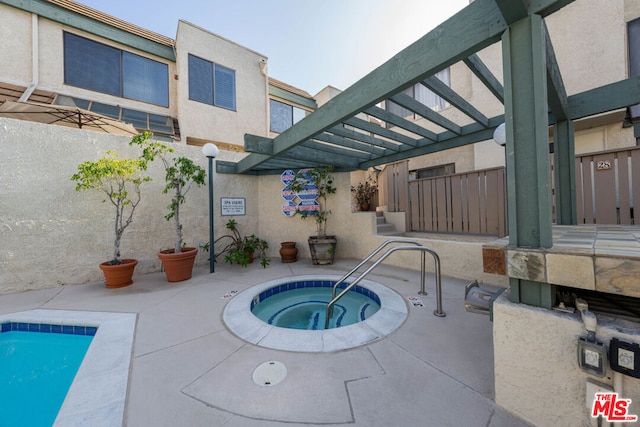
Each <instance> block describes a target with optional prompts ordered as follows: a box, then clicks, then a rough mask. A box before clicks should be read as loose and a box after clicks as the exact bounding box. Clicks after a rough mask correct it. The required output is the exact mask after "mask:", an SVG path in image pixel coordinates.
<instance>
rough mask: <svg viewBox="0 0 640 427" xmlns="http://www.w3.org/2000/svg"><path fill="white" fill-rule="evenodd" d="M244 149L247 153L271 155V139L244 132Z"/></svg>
mask: <svg viewBox="0 0 640 427" xmlns="http://www.w3.org/2000/svg"><path fill="white" fill-rule="evenodd" d="M244 151H245V152H247V153H258V154H265V155H271V154H273V139H271V138H266V137H264V136H258V135H251V134H250V133H245V134H244Z"/></svg>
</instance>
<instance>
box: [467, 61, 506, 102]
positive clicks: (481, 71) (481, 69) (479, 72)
mask: <svg viewBox="0 0 640 427" xmlns="http://www.w3.org/2000/svg"><path fill="white" fill-rule="evenodd" d="M464 63H465V64H466V65H467V67H469V69H470V70H471V72H472V73H473V74H475V75H476V77H477V78H478V79H479V80H480V81H481V82H482V84H483V85H485V86H486V88H487V89H489V92H491V93H492V94H493V96H495V97H496V98H497V99H498V101H500V103H501V104H504V87H503V86H502V83H500V81H499V80H498V79H497V78H496V76H494V75H493V73H492V72H491V71H490V70H489V68H488V67H487V66H486V65H485V64H484V62H482V60H481V59H480V57H479V56H478V55H476V54H475V53H474V54H473V55H470V56H469V57H468V58H465V59H464Z"/></svg>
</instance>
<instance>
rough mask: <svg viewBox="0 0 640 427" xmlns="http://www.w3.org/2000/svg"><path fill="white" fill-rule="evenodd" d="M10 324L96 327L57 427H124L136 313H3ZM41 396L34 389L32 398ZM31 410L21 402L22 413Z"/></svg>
mask: <svg viewBox="0 0 640 427" xmlns="http://www.w3.org/2000/svg"><path fill="white" fill-rule="evenodd" d="M7 322H15V323H25V324H49V325H67V326H73V325H91V326H93V327H96V328H97V330H96V333H95V335H94V337H93V340H92V342H91V344H90V345H89V348H88V350H87V352H86V354H85V356H84V359H83V360H82V363H81V365H80V368H79V369H78V371H77V374H76V375H75V378H74V380H73V382H72V383H71V387H70V388H69V391H68V392H67V395H66V398H65V399H64V402H63V403H62V407H61V408H60V411H59V412H58V415H57V417H56V420H55V423H54V426H56V427H62V426H78V425H95V426H97V425H100V426H120V425H122V423H123V417H124V407H125V400H126V396H127V383H128V379H129V367H130V364H131V351H132V348H133V336H134V331H135V324H136V315H135V314H133V313H103V312H82V311H68V310H44V309H38V310H30V311H23V312H19V313H11V314H5V315H0V324H2V323H7ZM41 397H42V396H41V395H40V394H39V392H38V390H34V391H33V393H32V399H38V398H41ZM30 408H31V406H30V401H28V402H23V404H22V410H23V411H25V412H27V411H30V410H31V409H30ZM0 425H3V424H2V422H1V420H0Z"/></svg>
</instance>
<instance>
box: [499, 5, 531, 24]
mask: <svg viewBox="0 0 640 427" xmlns="http://www.w3.org/2000/svg"><path fill="white" fill-rule="evenodd" d="M495 1H496V5H498V8H499V9H500V12H501V13H502V16H503V17H504V20H505V21H507V24H509V25H511V24H513V23H514V22H517V21H519V20H521V19H522V18H524V17H526V16H527V15H528V10H527V7H526V6H525V4H524V3H523V1H522V0H495Z"/></svg>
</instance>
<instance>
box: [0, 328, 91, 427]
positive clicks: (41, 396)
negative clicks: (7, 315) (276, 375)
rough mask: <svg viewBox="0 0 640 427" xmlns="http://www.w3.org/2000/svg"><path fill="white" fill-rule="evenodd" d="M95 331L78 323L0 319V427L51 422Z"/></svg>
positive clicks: (38, 424)
mask: <svg viewBox="0 0 640 427" xmlns="http://www.w3.org/2000/svg"><path fill="white" fill-rule="evenodd" d="M35 330H39V331H40V330H42V331H46V333H44V332H35ZM30 331H34V332H30ZM95 332H96V328H93V327H84V326H82V327H78V326H67V325H65V326H62V325H40V324H29V323H3V324H2V333H0V425H1V426H5V425H6V426H16V427H17V426H29V427H36V426H51V425H52V424H53V422H54V421H55V418H56V415H57V414H58V411H59V410H60V407H61V406H62V403H63V402H64V399H65V396H66V395H67V391H68V390H69V387H70V386H71V383H72V382H73V378H74V377H75V375H76V372H77V370H78V368H79V367H80V364H81V363H82V359H83V358H84V355H85V353H86V352H87V349H88V348H89V345H90V344H91V340H92V339H93V335H95Z"/></svg>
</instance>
